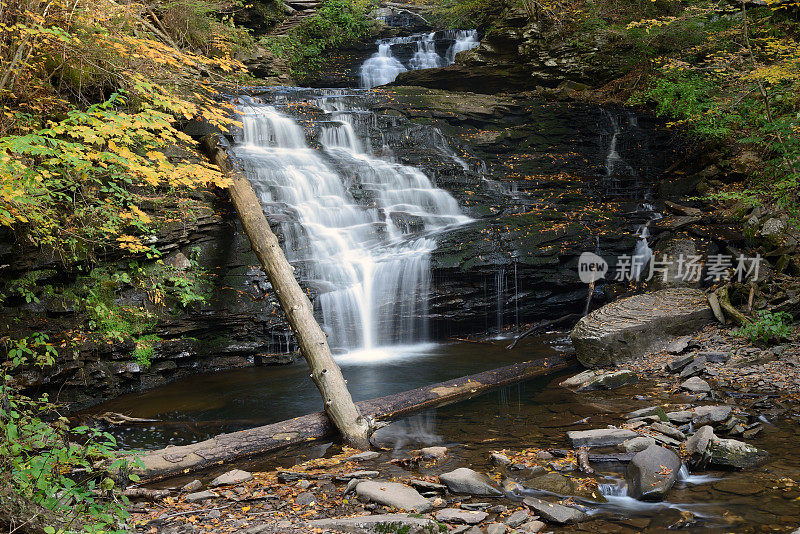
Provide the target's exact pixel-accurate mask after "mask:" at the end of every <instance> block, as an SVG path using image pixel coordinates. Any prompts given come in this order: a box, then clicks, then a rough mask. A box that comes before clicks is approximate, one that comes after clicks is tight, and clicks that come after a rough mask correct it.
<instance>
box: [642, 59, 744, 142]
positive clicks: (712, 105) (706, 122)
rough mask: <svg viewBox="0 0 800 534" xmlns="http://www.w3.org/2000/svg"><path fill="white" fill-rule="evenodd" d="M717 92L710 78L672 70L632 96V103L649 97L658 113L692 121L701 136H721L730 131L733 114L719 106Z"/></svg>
mask: <svg viewBox="0 0 800 534" xmlns="http://www.w3.org/2000/svg"><path fill="white" fill-rule="evenodd" d="M716 92H717V86H716V85H715V84H714V82H713V80H711V79H707V78H705V77H703V76H701V75H698V74H692V73H687V72H685V71H671V72H669V73H665V75H664V76H663V77H660V78H658V79H657V80H656V81H655V83H654V85H653V86H652V87H650V88H649V89H647V90H644V91H641V92H640V93H638V94H637V95H635V96H634V97H633V98H631V103H632V104H641V103H644V102H646V101H647V100H652V101H653V102H655V105H656V111H657V112H658V114H659V115H668V116H670V117H675V118H677V119H679V120H681V121H684V122H687V123H691V126H692V131H693V132H695V133H696V134H698V135H700V136H704V137H711V138H721V137H724V136H726V135H729V134H730V133H731V125H732V123H733V122H734V121H735V116H734V115H733V114H732V113H729V112H727V110H725V109H723V108H721V107H720V105H719V104H718V103H717V101H716V100H715V96H716Z"/></svg>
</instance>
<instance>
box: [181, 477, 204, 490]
mask: <svg viewBox="0 0 800 534" xmlns="http://www.w3.org/2000/svg"><path fill="white" fill-rule="evenodd" d="M201 487H203V484H202V483H201V482H200V481H199V480H197V479H194V480H192V481H191V482H189V483H188V484H186V485H185V486H183V487H182V488H181V491H190V492H191V491H197V490H199V489H200V488H201Z"/></svg>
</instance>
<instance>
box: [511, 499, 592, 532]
mask: <svg viewBox="0 0 800 534" xmlns="http://www.w3.org/2000/svg"><path fill="white" fill-rule="evenodd" d="M522 502H523V503H524V504H525V506H528V507H529V508H530V509H531V510H533V511H534V512H536V514H538V515H540V516H542V517H543V518H545V519H546V520H547V521H550V522H553V523H558V524H560V525H563V524H568V523H580V522H582V521H586V520H588V519H589V517H590V516H589V515H587V514H585V513H583V512H581V511H580V510H577V509H575V508H571V507H569V506H564V505H563V504H558V503H550V502H547V501H543V500H540V499H537V498H535V497H525V499H523V500H522Z"/></svg>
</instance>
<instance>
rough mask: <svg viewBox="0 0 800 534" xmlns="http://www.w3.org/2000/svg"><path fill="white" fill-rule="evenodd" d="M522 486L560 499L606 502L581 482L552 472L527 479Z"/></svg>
mask: <svg viewBox="0 0 800 534" xmlns="http://www.w3.org/2000/svg"><path fill="white" fill-rule="evenodd" d="M522 485H523V486H525V487H526V488H530V489H534V490H538V491H544V492H547V493H551V494H553V495H558V496H560V497H581V498H584V499H590V500H594V501H605V499H604V498H603V496H602V495H601V494H600V493H598V492H596V491H594V490H592V489H591V488H589V487H585V486H583V485H582V484H581V483H580V481H579V480H576V479H574V478H571V477H568V476H564V475H561V474H559V473H554V472H552V471H549V472H547V473H544V474H543V475H539V476H537V477H533V478H526V479H525V480H523V481H522Z"/></svg>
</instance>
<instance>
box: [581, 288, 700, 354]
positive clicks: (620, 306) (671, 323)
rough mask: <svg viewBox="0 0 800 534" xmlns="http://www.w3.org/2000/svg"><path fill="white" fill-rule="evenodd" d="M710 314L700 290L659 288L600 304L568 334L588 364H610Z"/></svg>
mask: <svg viewBox="0 0 800 534" xmlns="http://www.w3.org/2000/svg"><path fill="white" fill-rule="evenodd" d="M712 319H713V314H712V313H711V308H709V306H708V301H707V299H706V296H705V293H703V292H702V291H700V290H696V289H686V288H674V289H663V290H661V291H656V292H654V293H646V294H643V295H636V296H634V297H629V298H626V299H623V300H619V301H616V302H614V303H612V304H608V305H606V306H603V307H602V308H600V309H599V310H595V311H594V312H592V313H590V314H589V315H587V316H586V317H584V318H583V319H581V320H580V321H579V322H578V324H577V325H576V326H575V328H574V329H573V330H572V333H571V334H570V338H571V339H572V343H573V345H574V347H575V353H576V355H577V357H578V360H579V361H580V362H581V363H582V364H584V365H586V366H590V367H594V366H600V365H615V364H619V363H622V362H625V361H627V360H629V359H632V358H634V357H637V356H639V355H641V354H645V353H647V352H651V351H654V350H656V349H658V348H659V347H663V346H664V345H666V343H667V342H668V339H670V338H672V337H674V336H676V335H681V334H686V333H689V332H694V331H696V330H698V329H699V328H700V327H702V326H704V325H705V324H707V323H709V322H710V321H711V320H712Z"/></svg>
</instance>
